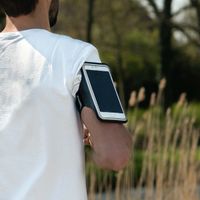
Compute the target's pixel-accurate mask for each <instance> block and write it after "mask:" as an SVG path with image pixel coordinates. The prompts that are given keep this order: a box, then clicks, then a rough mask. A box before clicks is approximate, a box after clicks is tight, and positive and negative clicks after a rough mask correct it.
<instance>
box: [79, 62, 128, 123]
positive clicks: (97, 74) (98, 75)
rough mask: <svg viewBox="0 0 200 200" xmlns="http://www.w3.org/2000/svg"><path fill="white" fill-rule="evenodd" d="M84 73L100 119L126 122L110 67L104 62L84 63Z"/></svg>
mask: <svg viewBox="0 0 200 200" xmlns="http://www.w3.org/2000/svg"><path fill="white" fill-rule="evenodd" d="M82 73H83V75H84V77H85V81H86V84H87V86H88V89H89V92H90V94H91V97H92V101H93V103H94V106H95V109H96V112H97V114H98V116H99V118H100V119H102V120H110V121H120V122H126V121H127V119H126V116H125V113H124V110H123V107H122V104H121V101H120V98H119V96H118V93H117V91H116V88H115V86H114V82H113V79H112V76H111V73H110V70H109V67H108V66H107V65H106V64H103V63H90V62H86V63H84V65H83V67H82Z"/></svg>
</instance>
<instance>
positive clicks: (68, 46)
mask: <svg viewBox="0 0 200 200" xmlns="http://www.w3.org/2000/svg"><path fill="white" fill-rule="evenodd" d="M84 62H97V63H99V62H101V60H100V58H99V53H98V50H97V49H96V47H94V46H93V45H91V44H89V43H86V42H83V41H80V40H75V39H72V38H70V37H65V36H63V37H61V38H60V39H59V40H58V42H57V43H56V45H55V48H54V51H53V53H52V58H51V63H52V66H53V69H52V73H53V75H54V76H55V79H56V80H57V82H59V85H60V86H59V88H60V90H61V91H63V92H64V93H66V91H67V93H68V92H69V93H70V94H71V95H72V96H73V97H75V95H76V93H77V91H78V89H79V85H80V82H81V74H80V69H81V67H82V66H83V64H84ZM55 84H56V82H55ZM63 89H64V90H63Z"/></svg>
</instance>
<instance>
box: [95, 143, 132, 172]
mask: <svg viewBox="0 0 200 200" xmlns="http://www.w3.org/2000/svg"><path fill="white" fill-rule="evenodd" d="M131 153H132V148H131V147H130V146H127V148H123V149H120V150H118V151H115V152H109V153H107V154H105V155H101V157H98V158H97V159H96V161H95V162H96V164H97V165H98V166H99V167H101V168H103V169H107V170H113V171H116V172H117V171H120V170H122V169H124V168H125V167H126V166H127V165H128V163H129V160H130V158H131Z"/></svg>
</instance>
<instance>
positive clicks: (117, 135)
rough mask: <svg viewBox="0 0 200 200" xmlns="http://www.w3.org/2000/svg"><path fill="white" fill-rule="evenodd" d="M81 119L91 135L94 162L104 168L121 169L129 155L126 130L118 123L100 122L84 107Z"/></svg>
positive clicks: (129, 138)
mask: <svg viewBox="0 0 200 200" xmlns="http://www.w3.org/2000/svg"><path fill="white" fill-rule="evenodd" d="M81 118H82V121H83V123H84V124H85V125H86V127H87V128H88V130H89V132H90V134H91V140H92V144H93V150H94V152H95V158H94V159H95V162H96V163H97V164H98V165H100V166H101V167H104V168H109V169H114V170H118V169H120V168H123V167H124V166H125V165H126V164H127V162H128V160H129V157H130V153H131V137H130V134H129V133H128V131H127V130H126V128H125V127H124V126H123V125H122V124H120V123H111V122H103V121H100V120H99V119H98V118H97V117H96V114H95V112H94V111H93V110H92V109H90V108H86V107H84V108H83V110H82V112H81Z"/></svg>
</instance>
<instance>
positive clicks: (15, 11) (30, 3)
mask: <svg viewBox="0 0 200 200" xmlns="http://www.w3.org/2000/svg"><path fill="white" fill-rule="evenodd" d="M37 3H38V0H0V10H2V11H3V12H4V13H6V14H7V15H8V16H10V17H18V16H20V15H27V14H29V13H31V12H32V11H33V10H34V9H35V7H36V5H37Z"/></svg>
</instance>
